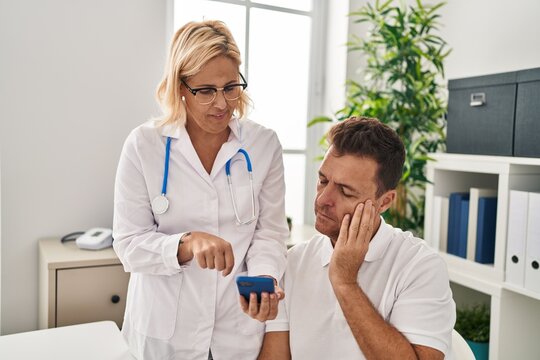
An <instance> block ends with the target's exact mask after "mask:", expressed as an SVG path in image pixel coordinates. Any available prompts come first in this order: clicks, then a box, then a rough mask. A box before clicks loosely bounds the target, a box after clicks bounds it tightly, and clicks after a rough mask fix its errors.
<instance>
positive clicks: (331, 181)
mask: <svg viewBox="0 0 540 360" xmlns="http://www.w3.org/2000/svg"><path fill="white" fill-rule="evenodd" d="M377 168H378V165H377V163H376V162H375V160H373V159H371V158H368V157H359V156H356V155H343V156H336V153H335V151H334V150H333V148H330V150H329V151H328V152H327V153H326V156H325V158H324V160H323V162H322V164H321V167H320V169H319V181H318V182H317V197H316V198H315V215H316V218H315V228H316V229H317V230H318V231H319V232H320V233H321V234H324V235H326V236H328V237H329V238H330V239H332V240H333V241H335V240H336V239H337V237H338V235H339V229H340V227H341V221H342V220H343V217H344V216H345V214H351V215H352V214H353V213H354V209H355V208H356V205H358V204H359V203H361V202H362V203H363V202H365V201H367V200H368V199H371V200H372V201H373V205H374V206H375V209H376V210H377V213H380V212H383V211H384V210H386V209H387V208H388V206H389V203H390V202H391V200H392V199H393V196H392V197H390V198H388V196H385V195H388V193H389V192H387V193H386V194H383V196H381V197H380V198H378V199H377V197H376V193H377V183H376V174H377ZM376 223H377V224H378V221H377V222H376ZM377 227H378V225H377Z"/></svg>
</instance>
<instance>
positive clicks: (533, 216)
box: [525, 193, 540, 293]
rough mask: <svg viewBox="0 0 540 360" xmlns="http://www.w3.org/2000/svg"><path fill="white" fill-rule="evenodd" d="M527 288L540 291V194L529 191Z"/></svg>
mask: <svg viewBox="0 0 540 360" xmlns="http://www.w3.org/2000/svg"><path fill="white" fill-rule="evenodd" d="M527 219H528V220H527V246H526V248H525V259H526V260H527V261H526V262H525V288H526V289H528V290H531V291H535V292H538V293H540V269H539V267H540V266H539V264H540V194H539V193H529V213H528V216H527Z"/></svg>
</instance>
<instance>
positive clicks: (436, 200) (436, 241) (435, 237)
mask: <svg viewBox="0 0 540 360" xmlns="http://www.w3.org/2000/svg"><path fill="white" fill-rule="evenodd" d="M441 200H442V196H434V197H433V220H432V221H431V224H432V225H431V246H432V247H433V248H434V249H436V250H439V249H440V248H441V245H440V243H441Z"/></svg>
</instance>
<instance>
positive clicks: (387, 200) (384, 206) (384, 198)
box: [379, 190, 397, 214]
mask: <svg viewBox="0 0 540 360" xmlns="http://www.w3.org/2000/svg"><path fill="white" fill-rule="evenodd" d="M396 196H397V192H396V190H388V191H387V192H385V193H384V194H382V195H381V197H380V198H379V201H380V205H379V214H382V213H383V212H385V211H386V210H388V208H389V207H390V206H392V203H393V202H394V199H395V198H396Z"/></svg>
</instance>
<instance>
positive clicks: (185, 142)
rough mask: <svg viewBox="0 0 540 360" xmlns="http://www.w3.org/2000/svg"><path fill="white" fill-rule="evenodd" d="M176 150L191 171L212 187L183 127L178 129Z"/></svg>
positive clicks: (208, 176)
mask: <svg viewBox="0 0 540 360" xmlns="http://www.w3.org/2000/svg"><path fill="white" fill-rule="evenodd" d="M178 149H179V150H180V153H181V154H182V156H183V157H184V158H186V160H187V162H188V163H189V165H191V167H193V169H194V170H195V171H196V172H197V174H199V176H200V177H201V178H202V179H203V180H204V181H206V182H207V183H208V184H209V185H210V186H212V187H213V186H214V184H212V180H211V178H210V175H208V173H207V172H206V170H205V169H204V166H203V164H202V163H201V160H200V159H199V156H198V155H197V152H196V151H195V148H194V147H193V143H192V142H191V139H190V137H189V134H188V133H187V131H186V127H185V126H181V127H180V133H179V137H178Z"/></svg>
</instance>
